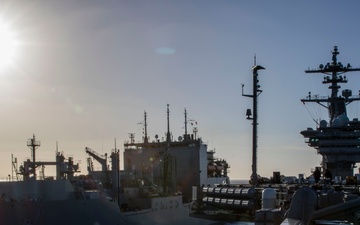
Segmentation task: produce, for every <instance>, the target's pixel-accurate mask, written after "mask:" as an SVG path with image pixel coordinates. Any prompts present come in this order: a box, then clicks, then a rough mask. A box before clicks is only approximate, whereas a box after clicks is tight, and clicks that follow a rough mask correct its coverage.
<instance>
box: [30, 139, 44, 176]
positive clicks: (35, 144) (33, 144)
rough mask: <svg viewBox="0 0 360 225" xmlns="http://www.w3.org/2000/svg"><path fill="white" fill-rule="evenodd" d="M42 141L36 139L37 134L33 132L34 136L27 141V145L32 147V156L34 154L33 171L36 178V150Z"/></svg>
mask: <svg viewBox="0 0 360 225" xmlns="http://www.w3.org/2000/svg"><path fill="white" fill-rule="evenodd" d="M40 145H41V143H40V141H37V140H36V139H35V134H33V138H30V139H29V140H28V141H27V146H28V147H29V148H30V150H31V156H32V162H33V165H32V173H33V174H34V178H35V179H36V166H35V162H36V160H35V159H36V158H35V151H36V149H37V148H38V147H40Z"/></svg>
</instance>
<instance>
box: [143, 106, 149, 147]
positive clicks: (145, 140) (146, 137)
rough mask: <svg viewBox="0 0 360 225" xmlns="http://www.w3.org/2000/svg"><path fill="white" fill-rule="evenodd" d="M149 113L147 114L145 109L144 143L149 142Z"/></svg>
mask: <svg viewBox="0 0 360 225" xmlns="http://www.w3.org/2000/svg"><path fill="white" fill-rule="evenodd" d="M146 118H147V114H146V111H144V135H145V137H144V144H148V143H149V140H148V134H147V120H146Z"/></svg>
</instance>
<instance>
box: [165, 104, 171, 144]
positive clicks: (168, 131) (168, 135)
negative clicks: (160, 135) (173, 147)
mask: <svg viewBox="0 0 360 225" xmlns="http://www.w3.org/2000/svg"><path fill="white" fill-rule="evenodd" d="M166 113H167V133H166V142H167V143H168V144H169V143H170V142H171V137H170V110H169V104H167V110H166Z"/></svg>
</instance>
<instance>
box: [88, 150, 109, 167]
mask: <svg viewBox="0 0 360 225" xmlns="http://www.w3.org/2000/svg"><path fill="white" fill-rule="evenodd" d="M85 152H86V153H87V154H89V155H90V156H91V157H93V158H94V159H95V160H96V161H98V162H99V163H100V164H101V170H102V171H104V172H106V171H107V170H108V168H107V153H105V155H100V154H99V153H97V152H95V151H94V150H92V149H91V148H88V147H85Z"/></svg>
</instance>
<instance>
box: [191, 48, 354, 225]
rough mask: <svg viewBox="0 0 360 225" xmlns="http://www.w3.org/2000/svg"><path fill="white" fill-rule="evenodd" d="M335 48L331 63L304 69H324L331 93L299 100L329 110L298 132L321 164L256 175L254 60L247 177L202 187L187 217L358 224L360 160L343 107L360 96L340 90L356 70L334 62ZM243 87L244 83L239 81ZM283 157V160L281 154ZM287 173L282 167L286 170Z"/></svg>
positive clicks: (256, 82) (257, 224) (274, 223)
mask: <svg viewBox="0 0 360 225" xmlns="http://www.w3.org/2000/svg"><path fill="white" fill-rule="evenodd" d="M338 55H339V51H338V47H337V46H334V49H333V51H332V59H331V62H329V63H326V64H320V65H319V67H318V68H317V69H314V70H310V69H309V70H306V71H305V73H309V74H313V73H320V74H324V80H323V82H322V83H323V84H326V85H329V86H328V88H329V89H330V92H331V93H330V95H329V96H327V97H320V96H319V95H312V94H311V93H310V92H309V93H308V95H307V96H306V97H305V98H303V99H301V102H303V103H304V104H307V103H317V104H319V105H320V106H322V107H324V108H326V109H327V111H328V115H329V120H328V121H327V120H321V121H320V122H319V123H317V127H316V128H315V129H313V128H307V129H306V130H303V131H301V132H300V134H301V135H303V137H304V138H305V142H306V143H307V144H308V145H309V146H310V147H312V148H315V149H316V151H317V153H318V154H320V155H321V156H322V161H321V163H320V165H315V167H314V168H309V169H310V170H311V172H312V175H311V176H309V177H305V176H304V175H303V174H299V176H298V177H296V176H286V175H284V174H281V173H280V172H279V171H274V172H273V177H271V178H267V179H265V178H262V177H260V176H259V175H258V174H257V160H256V159H257V154H258V153H257V126H258V122H257V117H258V114H257V104H258V103H257V98H258V97H259V95H260V94H261V92H262V90H260V85H259V77H258V71H259V70H263V69H265V68H264V67H262V66H260V65H256V61H255V65H254V67H253V68H252V71H253V93H252V94H249V95H247V94H244V93H243V96H245V97H251V98H252V99H253V113H252V111H251V109H248V110H247V112H246V115H247V119H250V120H252V121H253V123H252V126H253V133H252V134H253V149H252V153H253V162H252V174H251V176H250V182H249V184H246V185H219V186H217V187H215V188H214V187H203V188H202V192H201V195H199V198H198V199H197V200H196V204H193V211H192V213H191V215H192V216H194V217H198V218H206V219H214V220H221V219H222V220H223V221H228V222H229V224H244V223H246V224H255V225H263V224H271V225H278V224H284V225H288V224H294V225H297V224H303V225H313V224H329V225H330V224H359V223H360V217H359V215H360V198H359V194H360V193H359V184H360V179H358V178H360V174H354V169H355V168H356V163H358V162H360V148H359V147H360V139H359V138H360V121H359V120H358V118H353V119H352V120H350V119H349V118H348V113H347V106H348V104H350V103H352V102H356V101H359V100H360V96H359V95H353V94H352V91H351V90H349V89H344V90H342V91H341V92H340V88H341V86H340V84H344V83H347V81H348V80H347V77H346V75H345V74H346V73H348V72H356V71H360V68H353V67H352V66H351V65H350V64H346V65H343V64H342V63H341V62H339V61H338V59H337V57H338ZM242 86H244V85H242ZM284 160H286V159H284ZM285 172H286V171H285Z"/></svg>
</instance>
